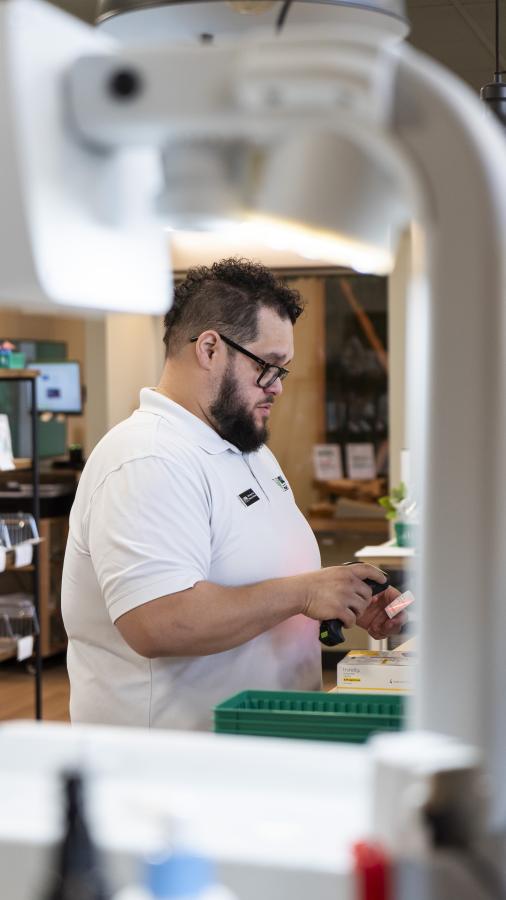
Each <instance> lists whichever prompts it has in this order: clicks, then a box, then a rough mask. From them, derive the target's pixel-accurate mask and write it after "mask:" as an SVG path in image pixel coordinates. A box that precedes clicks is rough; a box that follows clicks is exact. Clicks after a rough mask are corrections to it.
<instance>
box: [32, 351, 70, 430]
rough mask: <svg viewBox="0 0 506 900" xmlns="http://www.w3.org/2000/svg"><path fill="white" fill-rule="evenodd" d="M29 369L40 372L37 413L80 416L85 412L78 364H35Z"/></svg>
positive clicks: (65, 362) (36, 390)
mask: <svg viewBox="0 0 506 900" xmlns="http://www.w3.org/2000/svg"><path fill="white" fill-rule="evenodd" d="M28 368H29V369H36V370H38V371H39V372H40V375H39V376H38V377H37V384H36V388H35V392H36V397H37V412H40V413H63V414H64V415H66V416H71V415H74V416H78V415H80V414H81V413H82V411H83V405H82V397H81V370H80V366H79V363H78V362H74V361H70V360H65V361H64V362H33V363H29V365H28Z"/></svg>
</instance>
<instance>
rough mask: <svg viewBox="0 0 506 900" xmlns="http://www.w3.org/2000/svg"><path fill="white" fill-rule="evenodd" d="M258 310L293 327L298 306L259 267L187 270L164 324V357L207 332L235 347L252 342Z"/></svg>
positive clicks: (291, 293) (233, 264) (241, 263)
mask: <svg viewBox="0 0 506 900" xmlns="http://www.w3.org/2000/svg"><path fill="white" fill-rule="evenodd" d="M262 307H268V308H269V309H272V310H274V311H275V312H276V313H277V314H278V315H279V317H280V318H281V319H290V321H291V322H292V324H295V322H296V321H297V319H298V317H299V316H300V314H301V312H302V310H303V308H304V304H303V301H302V298H301V296H300V294H299V292H298V291H296V290H293V289H291V288H289V287H287V285H286V284H284V283H283V282H282V281H280V280H279V279H278V278H276V277H275V276H274V275H273V274H272V272H270V271H269V269H266V268H265V266H262V265H260V263H254V262H251V261H250V260H247V259H235V258H231V259H223V260H221V261H220V262H215V263H213V265H212V266H198V267H195V268H193V269H189V270H188V272H187V275H186V278H185V279H184V281H182V282H181V283H180V284H178V285H177V287H176V289H175V291H174V302H173V304H172V307H171V309H170V310H169V312H168V313H167V315H166V316H165V319H164V326H165V332H164V336H163V342H164V344H165V347H166V355H167V356H175V355H176V354H177V353H178V352H179V351H180V350H181V349H182V347H184V346H185V344H187V343H188V342H189V341H190V339H191V338H192V337H196V336H198V335H199V334H201V333H202V332H203V331H207V329H213V330H214V331H218V332H220V333H222V334H224V335H226V337H230V338H232V340H236V341H238V342H239V343H248V342H250V341H254V340H255V338H256V337H257V334H258V311H259V309H261V308H262Z"/></svg>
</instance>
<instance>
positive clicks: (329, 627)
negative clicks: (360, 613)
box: [320, 578, 390, 647]
mask: <svg viewBox="0 0 506 900" xmlns="http://www.w3.org/2000/svg"><path fill="white" fill-rule="evenodd" d="M364 583H365V584H368V585H369V587H370V588H371V590H372V595H373V597H375V596H376V594H381V592H382V591H384V590H386V589H387V587H389V585H390V582H389V580H388V578H387V580H386V581H384V582H383V584H380V583H379V582H378V581H373V579H372V578H364ZM320 641H321V643H322V644H325V646H326V647H335V646H336V644H342V643H343V641H344V634H343V623H342V622H341V620H340V619H329V620H328V621H327V622H320Z"/></svg>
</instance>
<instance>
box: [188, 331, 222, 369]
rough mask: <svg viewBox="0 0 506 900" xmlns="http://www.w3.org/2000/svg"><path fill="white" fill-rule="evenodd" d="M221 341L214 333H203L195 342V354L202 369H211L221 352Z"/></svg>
mask: <svg viewBox="0 0 506 900" xmlns="http://www.w3.org/2000/svg"><path fill="white" fill-rule="evenodd" d="M220 345H221V341H220V337H219V335H218V333H217V332H216V331H203V332H202V334H200V335H199V337H198V338H197V340H196V341H195V344H194V346H195V354H196V356H197V360H198V362H199V365H200V366H202V368H203V369H208V370H209V369H211V368H212V366H213V363H214V362H216V357H217V355H218V354H219V352H220V350H221V346H220Z"/></svg>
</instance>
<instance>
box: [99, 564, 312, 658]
mask: <svg viewBox="0 0 506 900" xmlns="http://www.w3.org/2000/svg"><path fill="white" fill-rule="evenodd" d="M307 577H308V576H307V575H294V576H290V577H287V578H274V579H271V580H269V581H262V582H259V583H258V584H252V585H245V586H242V587H233V588H231V587H223V586H221V585H218V584H213V583H212V582H209V581H199V582H197V584H196V585H195V586H194V587H193V588H190V589H188V590H186V591H179V592H178V593H175V594H170V595H168V596H165V597H158V598H157V599H156V600H152V601H151V602H150V603H145V604H143V605H142V606H139V607H137V608H136V609H134V610H131V611H130V612H128V613H125V615H123V616H121V617H120V618H119V619H118V620H117V621H116V626H117V628H118V629H119V631H120V633H121V634H122V636H123V638H124V639H125V640H126V642H127V643H128V644H129V645H130V646H131V647H132V648H133V649H134V650H135V651H136V652H137V653H140V654H141V655H142V656H146V657H149V658H156V657H163V656H207V655H209V654H212V653H221V652H222V651H224V650H230V649H232V648H233V647H238V646H239V645H240V644H244V643H245V642H246V641H249V640H251V639H252V638H255V637H257V636H258V635H259V634H262V633H263V632H264V631H267V630H268V629H269V628H273V627H274V626H275V625H278V624H279V623H280V622H283V621H284V620H285V619H288V618H290V617H291V616H294V615H297V613H301V612H303V610H304V608H305V603H306V587H305V584H304V582H305V580H306V579H307Z"/></svg>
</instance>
